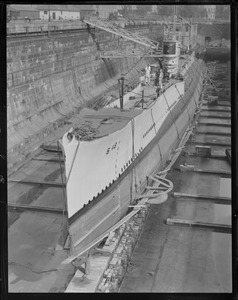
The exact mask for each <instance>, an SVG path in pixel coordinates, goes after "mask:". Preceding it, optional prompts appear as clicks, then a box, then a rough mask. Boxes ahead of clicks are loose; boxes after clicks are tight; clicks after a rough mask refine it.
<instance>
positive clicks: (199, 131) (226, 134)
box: [196, 130, 231, 136]
mask: <svg viewBox="0 0 238 300" xmlns="http://www.w3.org/2000/svg"><path fill="white" fill-rule="evenodd" d="M196 133H198V134H204V135H208V134H211V135H222V136H230V135H231V133H230V132H217V131H201V130H197V131H196Z"/></svg>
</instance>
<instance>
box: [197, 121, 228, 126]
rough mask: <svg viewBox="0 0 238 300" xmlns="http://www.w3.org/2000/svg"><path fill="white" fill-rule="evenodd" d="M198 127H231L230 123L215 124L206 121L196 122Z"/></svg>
mask: <svg viewBox="0 0 238 300" xmlns="http://www.w3.org/2000/svg"><path fill="white" fill-rule="evenodd" d="M198 125H207V126H221V127H231V123H230V124H227V123H223V124H221V123H216V122H206V121H198Z"/></svg>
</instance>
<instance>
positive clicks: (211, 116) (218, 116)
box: [200, 111, 231, 120]
mask: <svg viewBox="0 0 238 300" xmlns="http://www.w3.org/2000/svg"><path fill="white" fill-rule="evenodd" d="M200 117H202V118H211V119H217V118H219V119H228V120H230V119H231V116H221V115H217V116H213V115H209V114H207V115H206V114H202V111H201V112H200Z"/></svg>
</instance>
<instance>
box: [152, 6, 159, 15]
mask: <svg viewBox="0 0 238 300" xmlns="http://www.w3.org/2000/svg"><path fill="white" fill-rule="evenodd" d="M151 11H152V13H154V14H157V13H158V5H151Z"/></svg>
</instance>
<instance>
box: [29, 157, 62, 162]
mask: <svg viewBox="0 0 238 300" xmlns="http://www.w3.org/2000/svg"><path fill="white" fill-rule="evenodd" d="M32 160H39V161H48V162H56V163H59V162H62V163H63V162H64V159H62V158H49V157H45V158H44V157H33V158H32Z"/></svg>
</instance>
